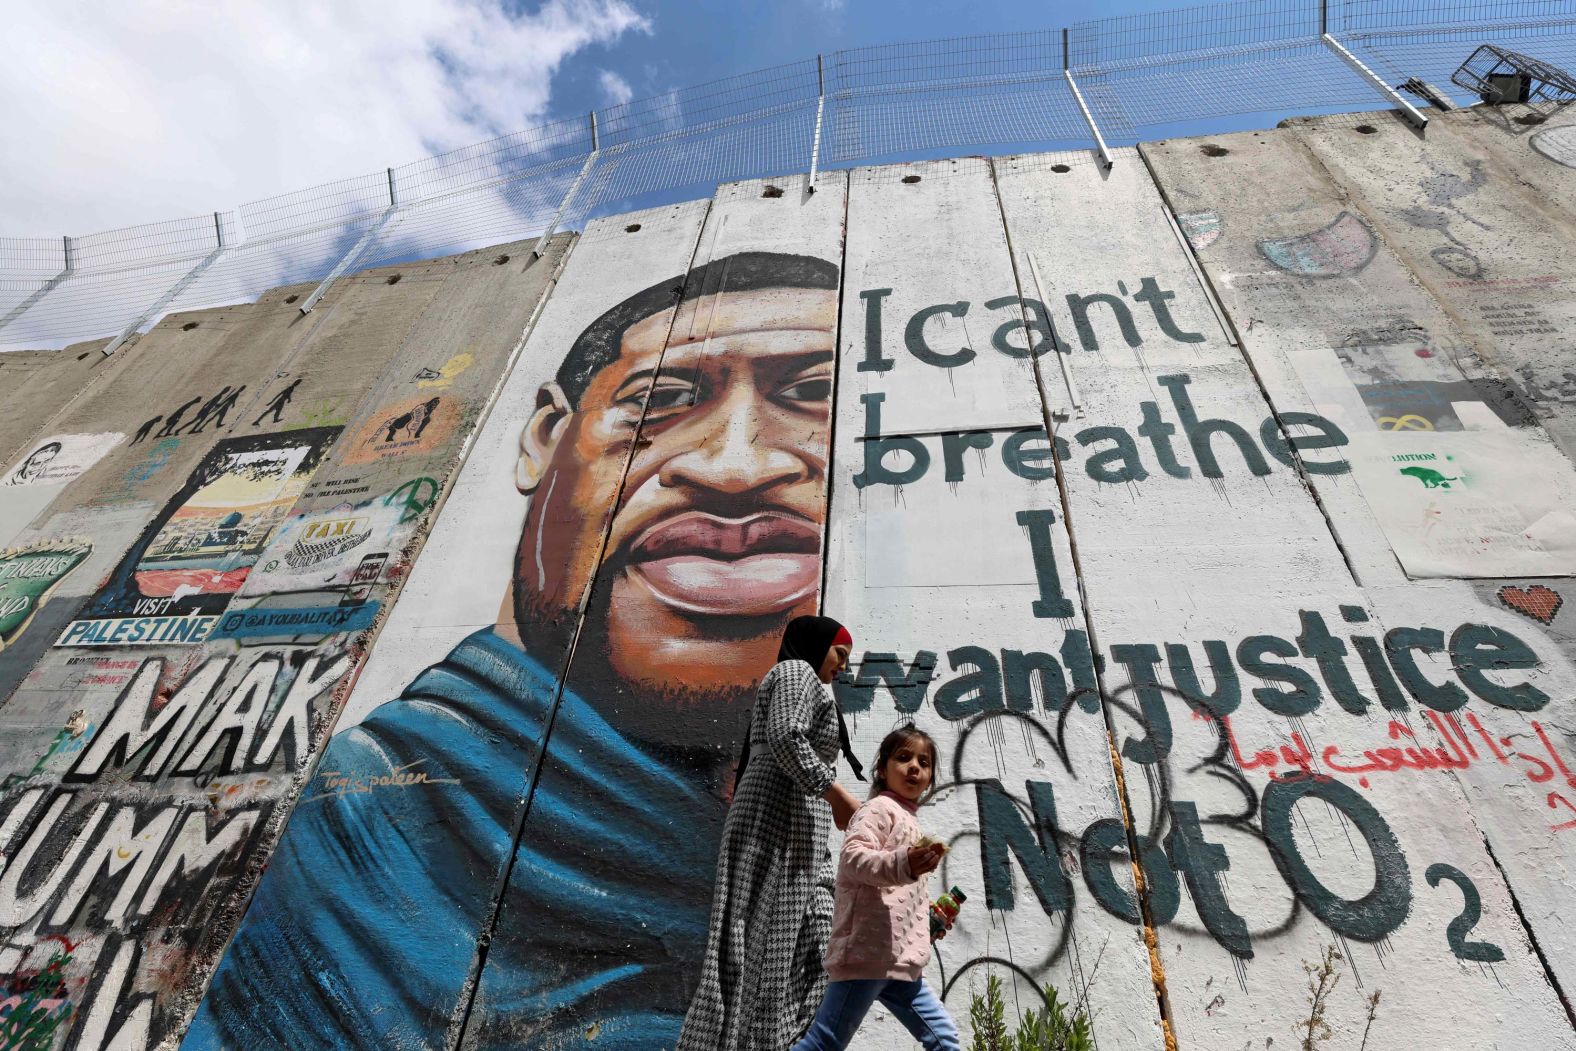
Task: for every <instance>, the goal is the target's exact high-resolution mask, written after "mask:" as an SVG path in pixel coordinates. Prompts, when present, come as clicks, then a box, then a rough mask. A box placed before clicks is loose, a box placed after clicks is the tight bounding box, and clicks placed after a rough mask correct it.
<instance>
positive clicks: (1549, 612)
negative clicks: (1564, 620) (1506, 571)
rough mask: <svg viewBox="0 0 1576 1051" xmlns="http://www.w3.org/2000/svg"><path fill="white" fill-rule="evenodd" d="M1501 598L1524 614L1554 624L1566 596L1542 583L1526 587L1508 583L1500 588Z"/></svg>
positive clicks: (1509, 606)
mask: <svg viewBox="0 0 1576 1051" xmlns="http://www.w3.org/2000/svg"><path fill="white" fill-rule="evenodd" d="M1499 600H1500V601H1501V602H1503V603H1504V604H1505V605H1506V607H1507V608H1509V609H1513V610H1515V611H1516V612H1517V613H1520V614H1521V615H1522V616H1524V617H1531V618H1532V619H1533V620H1538V621H1542V622H1543V623H1545V624H1553V623H1554V615H1555V614H1556V613H1558V612H1559V611H1560V607H1561V606H1563V605H1565V596H1563V595H1561V594H1560V593H1559V592H1558V591H1555V590H1554V589H1553V588H1546V587H1544V586H1543V585H1542V584H1534V585H1532V586H1531V587H1530V588H1526V589H1522V588H1518V587H1516V586H1515V585H1513V584H1506V585H1505V586H1504V587H1502V588H1500V589H1499Z"/></svg>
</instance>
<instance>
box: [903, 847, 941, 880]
mask: <svg viewBox="0 0 1576 1051" xmlns="http://www.w3.org/2000/svg"><path fill="white" fill-rule="evenodd" d="M946 852H947V848H946V847H945V846H944V845H942V844H940V843H931V844H929V845H928V846H923V847H909V848H908V871H910V872H912V873H913V874H914V878H915V879H919V878H920V877H921V876H926V875H929V874H930V873H931V872H932V871H934V870H935V868H936V866H937V865H939V864H941V857H942V855H943V854H945V853H946Z"/></svg>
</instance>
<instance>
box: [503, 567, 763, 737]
mask: <svg viewBox="0 0 1576 1051" xmlns="http://www.w3.org/2000/svg"><path fill="white" fill-rule="evenodd" d="M618 571H619V570H618V568H617V567H615V566H613V565H611V564H607V565H604V566H603V567H602V570H601V572H599V573H598V575H597V582H596V586H595V588H594V591H593V595H592V600H591V602H590V604H589V605H588V606H587V608H586V623H585V629H584V630H583V631H582V632H581V635H580V641H579V643H578V644H577V645H576V647H575V655H574V660H573V663H572V664H571V666H570V668H569V674H568V678H567V683H566V685H567V688H568V689H570V690H572V691H573V692H574V693H576V694H577V695H578V696H579V697H580V698H581V699H582V700H584V701H585V702H586V703H587V704H589V705H590V706H591V707H593V708H594V709H596V710H597V711H598V712H599V713H600V714H601V715H602V717H603V718H605V719H607V721H608V722H609V723H611V724H612V725H613V726H614V727H615V728H617V729H618V730H619V732H621V733H623V734H624V735H625V736H626V737H628V738H629V739H631V740H632V741H636V742H639V743H643V744H648V745H656V746H660V747H663V748H668V747H671V746H675V745H682V746H686V747H687V748H693V749H699V750H702V751H706V752H714V753H715V755H716V757H717V759H719V760H726V759H731V758H732V757H733V756H734V755H735V754H736V753H737V752H738V749H739V746H740V745H741V744H742V743H743V739H744V728H745V724H746V723H747V721H748V717H749V708H750V704H751V702H752V701H753V700H754V696H755V682H754V681H753V680H752V681H750V682H747V683H741V684H730V685H716V684H705V685H701V684H686V683H682V682H674V681H672V680H671V679H658V678H656V677H650V678H646V677H641V676H639V675H638V674H636V675H631V674H629V673H628V672H620V671H619V670H618V669H617V667H615V664H614V662H613V660H612V654H611V651H610V648H609V644H608V639H609V631H608V619H609V613H610V609H609V602H610V596H611V595H612V593H613V588H612V587H611V586H609V585H610V583H611V580H612V578H613V576H614V575H615V574H616V573H617V572H618ZM514 612H515V622H516V624H517V625H518V626H519V630H520V638H521V639H522V640H523V641H524V643H525V647H526V650H527V651H528V652H529V653H530V654H531V655H532V656H533V657H535V658H536V659H537V660H539V661H541V662H542V664H543V665H544V666H545V667H547V668H548V669H550V670H552V671H554V672H561V671H562V669H563V665H564V657H565V654H566V653H567V651H568V648H569V644H570V641H571V639H572V638H573V633H574V626H575V611H574V610H573V609H563V608H558V607H554V606H552V605H550V604H548V603H545V602H542V601H540V598H539V596H538V595H537V594H536V593H535V592H532V591H527V590H526V589H525V587H524V586H522V585H521V584H520V583H519V582H517V583H516V586H515V594H514ZM758 631H759V629H758V628H753V627H752V628H750V629H749V636H747V637H754V636H755V635H756V634H757V633H758ZM739 641H741V642H742V641H744V639H742V638H741V639H740V640H739ZM623 663H624V664H625V666H626V667H627V666H628V662H627V661H626V662H623ZM637 667H638V666H637ZM755 671H758V672H759V673H760V674H765V672H766V671H767V668H766V667H762V668H759V669H755Z"/></svg>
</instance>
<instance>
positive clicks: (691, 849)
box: [464, 173, 847, 1048]
mask: <svg viewBox="0 0 1576 1051" xmlns="http://www.w3.org/2000/svg"><path fill="white" fill-rule="evenodd" d="M778 191H780V192H778ZM846 195H847V181H846V176H844V175H842V174H840V173H830V174H828V175H827V176H825V177H824V178H822V179H821V180H819V181H818V185H817V188H816V192H815V193H814V194H813V195H811V194H807V193H805V192H804V191H803V189H802V186H801V185H800V184H799V183H798V180H794V181H791V182H788V183H786V184H783V183H781V182H779V181H773V180H751V181H747V182H741V183H734V184H730V185H727V186H723V187H721V188H719V189H718V191H717V194H716V196H715V197H714V198H713V200H712V202H711V208H710V211H709V212H708V213H707V215H706V222H705V225H704V226H703V227H702V229H701V233H700V239H699V242H698V247H697V248H696V252H695V258H694V261H693V263H692V264H691V265H690V267H689V273H688V275H687V276H686V277H685V286H686V289H685V296H686V299H685V300H684V302H683V303H682V305H680V307H679V308H678V309H677V310H676V311H663V312H661V313H658V314H656V315H654V316H653V317H652V318H650V319H649V320H648V321H646V322H643V323H642V324H644V325H647V326H650V325H653V324H654V325H655V326H656V328H655V329H654V330H652V331H651V332H650V335H649V339H648V340H646V341H644V342H642V341H641V340H640V339H639V338H638V336H637V335H636V334H635V333H636V330H631V333H630V334H628V335H626V338H625V340H624V341H623V347H624V352H623V353H622V354H621V355H620V358H619V361H618V362H616V363H612V364H610V365H609V366H608V367H607V369H606V371H605V372H603V373H601V374H600V375H599V376H598V378H597V380H596V381H595V382H594V383H593V384H592V385H590V386H588V387H587V388H586V391H585V393H584V395H583V396H582V397H581V399H580V411H581V412H586V411H594V407H595V405H596V404H598V398H600V397H601V396H602V394H603V391H604V389H606V388H607V387H608V384H606V383H604V382H603V380H604V379H610V378H617V377H618V375H619V372H620V370H624V371H627V372H629V373H630V374H631V375H634V374H635V373H636V372H637V371H638V369H639V368H640V367H641V366H642V365H644V366H647V367H650V366H655V367H656V368H657V374H656V376H655V378H654V380H652V381H651V382H652V388H651V395H650V397H651V401H650V404H649V406H648V407H647V410H646V413H645V418H644V420H643V422H642V423H641V426H640V431H639V437H638V439H637V440H636V443H635V449H634V455H633V457H632V459H631V461H630V464H629V468H628V470H627V472H626V473H625V475H624V478H623V485H622V492H621V497H620V501H619V507H618V512H617V515H616V516H615V518H614V519H613V521H612V523H611V530H610V533H609V535H608V539H607V543H606V549H605V550H604V551H603V552H602V554H601V556H600V558H599V560H598V565H597V575H596V579H595V583H594V584H593V587H592V591H591V596H590V602H589V604H588V605H587V607H586V615H585V620H584V623H583V626H582V630H581V635H580V638H579V641H578V644H577V645H576V648H575V653H574V658H573V662H572V663H571V665H570V667H569V670H568V674H567V677H566V679H565V684H564V696H563V698H562V700H561V702H560V703H561V707H560V711H559V716H558V720H559V721H558V723H557V726H558V729H556V730H555V732H554V737H553V741H552V743H551V744H550V745H549V747H548V750H547V754H546V756H545V758H544V759H543V762H542V766H541V772H540V776H539V779H538V782H537V784H536V786H535V790H534V792H533V795H532V799H531V808H530V814H529V818H528V820H527V821H526V824H525V827H524V829H523V830H522V833H521V838H520V848H519V852H518V853H517V855H516V857H515V863H514V867H513V870H512V872H511V873H510V876H509V883H508V886H507V887H506V888H505V890H504V893H503V897H502V900H501V902H500V908H499V916H498V927H497V931H496V933H495V934H494V935H493V938H492V941H491V945H490V948H489V952H488V956H487V964H486V969H485V970H484V971H483V972H482V975H481V981H480V985H479V987H478V989H477V994H476V1001H475V1004H474V1005H473V1008H472V1011H471V1015H470V1020H469V1025H468V1026H467V1028H466V1031H465V1041H464V1046H466V1047H478V1048H480V1047H498V1048H502V1047H518V1046H542V1047H550V1046H553V1045H554V1044H558V1043H562V1044H564V1045H566V1046H573V1045H574V1044H575V1043H578V1042H579V1041H580V1040H581V1039H584V1038H585V1036H586V1035H587V1034H588V1033H594V1034H596V1037H595V1039H596V1043H598V1044H600V1043H603V1042H607V1043H609V1044H611V1045H612V1046H615V1047H619V1046H627V1047H647V1046H673V1045H674V1043H675V1042H676V1041H677V1039H678V1033H679V1028H680V1026H681V1024H682V1022H683V1018H684V1012H685V1008H686V1007H687V1006H688V997H687V995H686V994H687V991H688V990H690V989H692V988H693V987H694V986H695V984H696V983H697V981H698V980H699V978H700V972H701V965H702V959H703V957H704V955H705V949H706V931H707V920H708V917H709V915H710V912H711V908H712V877H713V875H714V874H715V872H716V871H717V852H718V844H719V842H720V840H721V834H722V821H723V817H724V815H725V813H726V810H725V805H724V801H723V800H724V794H725V792H724V790H725V788H726V780H727V775H728V768H729V765H730V763H731V762H732V761H733V759H734V758H735V757H736V755H737V750H738V747H739V743H740V740H741V739H742V736H743V732H744V719H745V716H746V715H747V706H748V702H749V701H750V700H753V697H754V686H755V684H756V683H757V682H758V680H759V678H760V676H761V675H762V674H763V672H764V670H765V669H767V668H769V667H770V666H771V664H772V663H773V662H774V660H775V657H776V649H777V645H778V643H779V641H780V639H781V637H782V628H783V625H784V624H785V623H786V622H787V620H788V618H789V617H791V616H794V615H796V614H801V613H813V612H815V611H816V608H817V597H818V593H819V591H820V583H821V579H820V561H821V560H820V558H819V550H818V549H819V546H820V545H819V542H818V541H819V534H820V532H821V529H822V528H823V525H824V519H825V507H826V488H827V486H826V483H827V459H828V456H827V454H828V451H829V444H830V441H829V434H828V430H829V427H830V424H831V418H830V411H831V392H832V379H833V367H834V366H833V360H832V359H833V354H834V349H835V343H834V338H835V331H836V323H837V291H836V288H837V277H838V268H839V262H840V259H841V256H842V252H843V217H844V210H845V206H846ZM644 232H645V231H642V235H644ZM652 276H667V275H664V274H661V273H660V272H658V273H655V274H653V273H649V272H648V274H647V277H648V278H649V277H652ZM673 276H677V275H673ZM780 281H789V282H796V283H798V285H799V286H800V287H791V288H777V287H761V286H762V285H763V283H764V284H765V285H766V286H770V285H772V284H774V283H776V282H780ZM669 318H671V329H670V330H669V331H667V332H666V333H663V331H662V330H663V329H664V328H667V325H668V321H669ZM664 342H665V346H664V345H663V344H664ZM642 346H647V347H649V348H650V350H656V349H657V348H659V347H660V348H661V355H660V358H658V357H657V356H656V355H654V354H651V353H650V351H648V352H647V353H646V354H645V355H644V356H640V355H639V354H638V353H637V352H638V351H639V349H640V348H641V347H642ZM622 382H624V383H627V382H629V380H627V379H626V380H623V381H622ZM559 477H560V478H563V479H564V480H565V481H567V480H569V479H570V477H571V476H569V475H567V474H565V475H560V476H559ZM561 484H562V483H561ZM690 530H696V531H697V532H696V533H695V534H691V533H690V532H689V531H690ZM701 530H706V531H712V530H714V531H715V533H709V532H708V533H701V532H700V531H701ZM681 536H683V537H686V538H688V539H686V540H684V541H682V542H681V541H679V540H678V538H679V537H681ZM735 540H741V541H742V542H743V543H744V544H745V545H746V547H745V550H744V551H743V552H740V554H741V555H742V557H734V556H733V544H734V543H735ZM673 544H682V546H684V547H686V548H687V551H686V552H685V553H684V554H678V553H677V552H676V551H675V552H674V554H675V555H676V557H671V558H669V557H664V556H663V553H664V551H665V550H672V549H671V548H668V547H667V545H673ZM577 711H578V712H579V713H580V714H579V715H578V716H577V715H576V713H577ZM752 762H753V760H752ZM624 770H629V771H631V773H630V775H628V776H629V778H630V781H631V782H633V783H621V780H622V779H623V777H624V775H623V774H622V771H624ZM648 770H650V771H660V774H653V775H649V776H650V779H649V780H647V775H646V774H645V772H646V771H648ZM637 785H639V786H641V788H643V789H644V791H642V790H640V788H637V787H636V786H637ZM634 799H640V800H641V802H640V806H641V807H642V808H643V809H645V810H648V811H649V814H647V815H646V817H645V819H644V820H642V819H641V818H640V817H639V816H637V815H636V814H632V813H630V812H629V810H628V808H627V803H628V802H629V801H632V800H634ZM612 812H616V813H618V814H620V817H619V818H618V819H616V820H617V824H618V826H619V827H618V828H617V830H616V831H614V830H613V829H612V828H610V827H609V826H608V825H607V823H606V817H605V816H604V815H607V814H609V813H612ZM585 884H592V885H595V886H598V887H600V888H601V889H600V893H599V894H597V895H596V898H597V899H598V905H599V906H600V908H599V909H598V910H597V911H593V909H592V907H591V906H592V898H590V897H588V896H587V895H586V893H585V892H584V891H583V890H580V889H579V888H580V887H582V886H584V885H585ZM736 907H738V906H736ZM598 913H600V914H598ZM525 1005H534V1006H533V1007H531V1008H527V1007H526V1006H525Z"/></svg>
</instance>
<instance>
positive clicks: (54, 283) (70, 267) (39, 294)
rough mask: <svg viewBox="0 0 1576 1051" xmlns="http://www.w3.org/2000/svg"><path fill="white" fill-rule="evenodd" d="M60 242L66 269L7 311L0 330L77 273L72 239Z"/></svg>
mask: <svg viewBox="0 0 1576 1051" xmlns="http://www.w3.org/2000/svg"><path fill="white" fill-rule="evenodd" d="M60 240H61V242H62V244H63V245H64V247H65V258H66V262H65V269H63V270H61V271H60V273H58V274H56V275H55V276H54V277H52V278H50V279H49V280H48V281H45V282H44V283H43V284H42V285H40V286H39V287H38V288H36V289H34V290H33V294H32V295H30V296H28V297H27V298H26V299H24V300H22V302H20V303H18V304H17V305H16V306H14V307H12V308H11V309H10V310H8V311H6V315H5V317H0V330H3V329H4V328H5V327H6V326H7V325H9V324H10V323H11V322H13V321H15V320H16V319H17V318H19V317H21V316H22V315H23V314H25V313H27V312H28V311H29V310H31V309H33V307H34V306H36V305H37V304H38V301H39V300H40V299H43V298H44V297H45V296H47V295H49V293H51V292H53V291H54V290H55V289H56V288H58V287H60V283H61V282H62V281H64V280H65V279H66V278H68V277H70V276H71V275H72V273H73V272H75V270H76V259H75V258H74V257H75V256H76V248H75V246H73V245H72V243H71V238H69V237H62V238H61V239H60Z"/></svg>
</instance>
